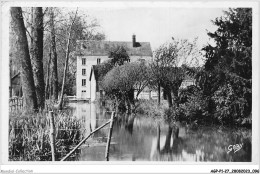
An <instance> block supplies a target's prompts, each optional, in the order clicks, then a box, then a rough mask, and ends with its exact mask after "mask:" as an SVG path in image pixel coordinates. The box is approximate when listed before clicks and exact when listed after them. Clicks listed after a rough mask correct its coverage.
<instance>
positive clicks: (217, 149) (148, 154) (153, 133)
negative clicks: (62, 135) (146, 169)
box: [75, 103, 252, 162]
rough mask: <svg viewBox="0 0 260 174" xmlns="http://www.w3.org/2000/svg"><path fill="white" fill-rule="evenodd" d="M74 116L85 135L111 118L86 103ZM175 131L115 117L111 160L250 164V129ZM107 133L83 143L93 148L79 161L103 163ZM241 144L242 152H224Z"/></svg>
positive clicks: (139, 117) (142, 119)
mask: <svg viewBox="0 0 260 174" xmlns="http://www.w3.org/2000/svg"><path fill="white" fill-rule="evenodd" d="M77 105H78V104H77ZM75 114H76V115H77V116H78V117H84V120H85V123H84V125H85V127H86V129H87V132H86V133H88V132H89V131H90V130H89V129H91V130H92V129H94V128H97V127H99V126H100V125H102V124H103V123H105V122H106V121H107V120H108V119H110V117H111V113H109V112H106V110H105V109H104V108H99V107H95V106H94V104H91V105H89V104H85V103H84V104H81V105H80V106H78V107H76V110H75ZM177 131H178V130H177V129H175V128H174V127H168V126H167V125H165V124H162V123H160V124H158V123H157V121H155V120H153V119H151V118H146V117H145V116H143V115H134V114H118V115H117V119H116V120H115V124H114V128H113V134H112V142H113V144H112V145H111V148H110V160H111V161H115V160H116V161H123V160H126V161H135V160H138V161H140V160H142V161H221V162H225V161H241V162H243V161H248V162H249V161H251V134H252V133H251V130H248V129H242V128H236V129H235V128H234V129H230V128H219V127H216V126H211V127H210V126H208V127H199V128H198V129H197V130H191V129H188V128H185V127H180V129H179V132H178V133H177ZM107 133H108V129H107V128H104V129H102V130H101V131H98V132H97V133H95V134H94V135H93V137H92V138H91V139H90V140H88V141H87V142H86V143H87V144H89V145H90V146H91V143H92V142H93V143H94V144H96V145H95V146H94V147H93V146H92V147H86V148H84V149H82V155H81V157H80V160H90V161H100V160H105V158H104V152H105V142H106V137H107ZM177 134H178V135H179V136H177ZM97 143H98V144H97ZM240 143H243V146H242V149H240V150H239V151H237V152H236V153H234V151H232V152H230V153H227V151H228V147H229V145H235V144H240Z"/></svg>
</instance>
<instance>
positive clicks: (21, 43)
mask: <svg viewBox="0 0 260 174" xmlns="http://www.w3.org/2000/svg"><path fill="white" fill-rule="evenodd" d="M11 16H12V21H13V23H14V26H15V27H14V31H15V33H16V35H17V50H18V51H19V53H20V56H19V59H20V63H21V67H22V68H21V77H22V88H23V94H24V95H23V96H24V107H25V109H26V110H33V111H37V109H38V104H37V97H36V92H35V86H34V79H33V72H32V65H31V60H30V55H29V48H28V41H27V37H26V29H25V26H24V22H23V16H22V9H21V7H11Z"/></svg>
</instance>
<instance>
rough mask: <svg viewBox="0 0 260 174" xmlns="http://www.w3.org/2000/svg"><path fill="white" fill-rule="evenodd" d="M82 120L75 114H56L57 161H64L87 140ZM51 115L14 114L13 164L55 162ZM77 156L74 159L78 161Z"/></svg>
mask: <svg viewBox="0 0 260 174" xmlns="http://www.w3.org/2000/svg"><path fill="white" fill-rule="evenodd" d="M82 121H83V120H81V119H77V118H76V117H72V112H71V110H63V111H54V123H55V132H56V134H55V140H56V141H55V145H56V148H57V149H56V150H57V153H56V154H57V156H56V159H57V160H59V159H61V158H62V157H63V156H64V155H66V153H68V152H69V151H70V149H71V148H73V146H75V145H77V144H78V143H79V142H80V141H81V140H82V139H83V138H84V131H85V128H84V127H83V126H82V125H84V124H82ZM49 131H50V123H49V120H48V112H47V111H44V110H43V111H40V112H39V113H26V114H23V113H10V119H9V160H10V161H51V160H52V157H51V146H50V137H49ZM75 157H76V156H74V157H72V158H73V159H72V158H71V159H72V160H75V159H74V158H75Z"/></svg>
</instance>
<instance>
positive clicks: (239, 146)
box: [227, 143, 243, 153]
mask: <svg viewBox="0 0 260 174" xmlns="http://www.w3.org/2000/svg"><path fill="white" fill-rule="evenodd" d="M242 147H243V143H241V144H235V145H229V146H228V151H227V153H229V152H231V151H232V150H234V153H236V152H237V151H239V150H240V149H242Z"/></svg>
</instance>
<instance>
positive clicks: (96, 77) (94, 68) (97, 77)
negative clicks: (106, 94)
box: [89, 65, 100, 81]
mask: <svg viewBox="0 0 260 174" xmlns="http://www.w3.org/2000/svg"><path fill="white" fill-rule="evenodd" d="M93 73H94V74H93ZM92 74H93V75H94V77H95V80H96V81H98V79H99V77H100V73H98V68H97V65H93V66H92V67H91V72H90V76H89V81H91V78H92Z"/></svg>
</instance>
